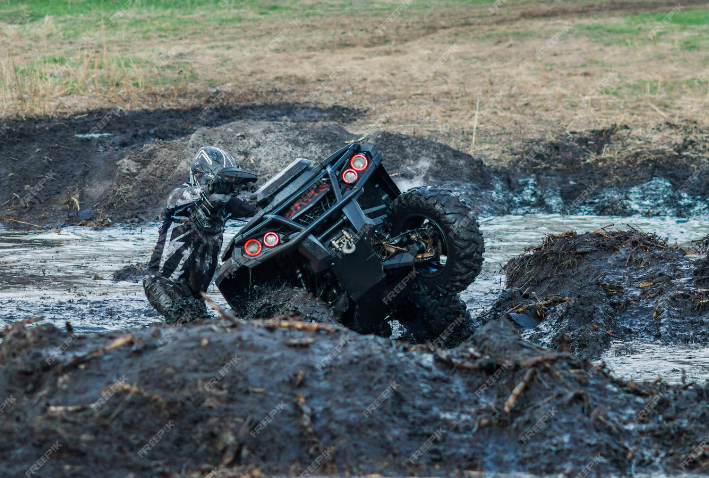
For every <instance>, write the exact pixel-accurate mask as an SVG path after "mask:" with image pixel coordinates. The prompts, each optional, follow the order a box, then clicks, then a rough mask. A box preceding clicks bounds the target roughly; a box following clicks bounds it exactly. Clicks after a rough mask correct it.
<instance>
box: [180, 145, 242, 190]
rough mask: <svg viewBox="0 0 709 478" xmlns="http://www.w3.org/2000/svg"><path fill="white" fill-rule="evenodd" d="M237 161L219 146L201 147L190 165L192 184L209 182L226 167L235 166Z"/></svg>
mask: <svg viewBox="0 0 709 478" xmlns="http://www.w3.org/2000/svg"><path fill="white" fill-rule="evenodd" d="M235 167H236V161H235V160H234V158H232V157H231V155H230V154H229V153H227V152H226V151H224V150H221V149H219V148H213V147H211V146H204V147H202V148H199V151H197V155H196V156H195V157H194V160H193V161H192V166H191V167H190V184H191V185H192V186H198V185H200V184H202V185H204V184H207V183H208V182H209V181H210V180H211V179H212V178H214V177H215V176H216V175H217V173H218V172H219V171H221V170H222V169H224V168H235Z"/></svg>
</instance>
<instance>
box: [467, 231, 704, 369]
mask: <svg viewBox="0 0 709 478" xmlns="http://www.w3.org/2000/svg"><path fill="white" fill-rule="evenodd" d="M504 269H505V273H506V276H507V290H505V291H504V292H503V293H502V294H501V296H500V298H499V299H498V300H497V302H496V303H495V305H494V306H493V307H492V308H491V309H490V310H489V311H488V312H486V313H485V314H483V315H482V316H481V317H480V318H479V320H481V321H482V322H485V321H487V320H493V319H499V318H501V317H506V318H508V319H511V320H513V321H515V322H516V323H517V324H519V325H520V326H521V328H523V329H525V332H524V333H523V335H524V336H525V337H526V338H528V339H530V340H532V341H534V342H536V343H539V344H541V345H543V346H545V347H551V348H555V349H557V350H570V351H571V352H572V353H574V354H581V355H583V356H588V357H593V358H597V357H599V356H600V354H601V353H602V352H603V351H604V350H606V349H607V348H608V347H610V345H611V342H612V341H619V340H620V341H637V340H640V341H646V342H655V343H657V342H659V343H665V344H677V343H703V344H706V343H707V342H708V341H709V289H707V285H708V284H709V259H707V255H706V240H704V241H702V242H700V243H698V244H697V248H696V249H690V250H685V249H682V248H680V247H677V246H670V245H668V244H666V243H665V242H663V241H662V240H660V239H659V238H657V236H654V235H650V234H646V233H644V232H642V231H639V230H634V229H632V228H631V229H628V230H609V229H605V230H604V229H599V230H597V231H595V232H591V233H585V234H581V235H578V234H576V233H573V232H569V233H565V234H561V235H550V236H547V238H546V239H545V241H544V242H543V243H542V244H541V245H540V246H538V247H535V248H532V249H530V250H528V251H527V252H526V253H525V254H522V255H520V256H518V257H516V258H514V259H512V260H511V261H510V262H509V263H507V265H506V266H505V268H504ZM537 323H538V324H539V325H537V326H536V327H534V326H535V324H537ZM532 327H534V328H532Z"/></svg>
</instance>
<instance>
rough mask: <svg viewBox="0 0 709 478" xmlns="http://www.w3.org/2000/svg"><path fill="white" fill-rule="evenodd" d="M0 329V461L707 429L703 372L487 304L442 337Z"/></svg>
mask: <svg viewBox="0 0 709 478" xmlns="http://www.w3.org/2000/svg"><path fill="white" fill-rule="evenodd" d="M3 335H4V341H3V343H2V344H0V364H2V367H1V368H0V396H3V397H5V396H11V397H12V400H11V401H10V403H9V405H7V406H6V407H5V408H4V410H3V411H4V416H3V420H0V437H2V440H1V441H0V451H1V452H2V454H3V456H4V457H5V459H4V460H3V465H2V467H3V469H4V472H5V473H7V474H13V475H14V474H20V473H24V472H25V471H26V470H27V469H28V468H29V467H30V466H31V465H32V464H33V463H35V462H36V461H37V460H38V458H39V457H41V456H42V455H43V454H44V453H45V452H47V450H49V449H50V448H52V446H53V445H55V444H57V443H58V448H57V447H56V446H55V448H56V450H55V451H53V452H52V453H51V454H50V456H49V459H48V460H47V461H46V463H44V464H43V465H42V469H41V471H42V473H44V474H51V475H52V476H56V477H59V476H72V477H83V476H95V474H96V473H97V472H100V473H101V476H106V477H125V476H127V475H128V474H129V473H134V474H138V475H141V476H142V475H147V474H151V475H153V474H157V475H160V476H174V477H178V476H180V477H187V476H190V477H196V476H205V475H207V474H208V473H210V472H212V471H214V472H215V474H213V475H211V476H217V477H218V476H231V475H232V474H234V473H238V474H240V476H241V475H243V474H252V475H254V476H259V475H260V474H266V475H275V474H279V475H287V474H289V475H297V474H299V473H301V472H303V471H305V470H308V469H309V470H310V471H311V472H312V473H317V474H328V475H342V474H347V475H364V474H371V473H379V474H384V475H396V476H401V475H404V474H406V475H410V474H415V475H450V474H461V473H463V472H465V471H478V472H480V471H485V472H512V471H521V472H532V473H539V474H552V473H553V474H557V473H564V474H577V473H579V472H581V471H582V470H587V472H586V473H585V474H586V475H587V476H608V474H610V473H627V472H628V471H629V470H634V471H635V472H643V471H667V472H675V471H678V470H679V469H680V467H681V464H682V463H683V461H685V460H687V459H688V457H689V456H690V455H691V453H692V451H693V450H694V449H695V447H696V446H697V445H698V444H700V443H701V442H702V439H703V438H704V437H705V436H706V434H707V433H708V432H709V426H708V425H707V423H708V422H707V419H706V414H707V412H706V405H705V404H706V400H707V389H706V387H703V386H699V385H696V384H688V385H685V386H681V387H679V386H664V385H663V384H661V383H660V384H636V383H633V382H624V381H620V380H617V379H615V378H613V377H611V376H610V375H609V374H608V373H607V371H606V370H604V369H603V367H594V366H592V365H591V363H590V362H589V361H588V360H586V359H579V358H573V357H571V356H569V355H568V354H565V353H553V352H550V351H548V350H545V349H542V348H540V347H537V346H534V345H531V344H530V343H528V342H527V341H525V340H523V339H522V338H520V337H519V335H518V334H517V333H516V332H515V331H514V330H513V328H512V327H511V326H510V325H509V324H506V323H505V322H504V321H495V322H491V323H489V324H488V325H487V326H485V327H484V328H482V329H481V330H479V331H478V332H477V333H476V334H475V335H474V337H473V338H472V340H471V341H470V342H469V343H468V344H466V345H464V346H462V347H459V348H456V349H453V350H450V351H441V350H436V349H429V348H427V347H424V346H416V347H410V346H406V345H403V344H397V343H393V342H391V341H388V340H385V339H381V338H377V337H373V336H361V335H357V334H354V333H351V332H349V331H347V330H345V329H342V328H339V327H333V326H329V325H325V324H313V323H305V322H297V321H279V320H271V321H255V322H247V323H240V322H230V321H227V320H215V321H208V322H202V323H199V324H190V325H188V326H183V327H168V326H155V327H150V328H144V329H138V330H133V331H126V332H112V333H108V334H102V335H91V336H72V335H70V333H68V332H63V331H59V330H57V329H56V328H54V327H53V326H51V325H39V326H36V327H33V328H28V327H25V326H23V325H21V324H18V325H14V326H11V328H10V330H6V331H5V332H4V333H3ZM649 404H651V405H652V406H650V405H649ZM495 444H496V445H495ZM708 467H709V461H708V460H707V459H706V458H705V457H704V456H702V455H699V456H698V457H697V458H696V459H692V460H689V461H688V465H687V470H695V471H697V472H701V471H706V470H707V468H708Z"/></svg>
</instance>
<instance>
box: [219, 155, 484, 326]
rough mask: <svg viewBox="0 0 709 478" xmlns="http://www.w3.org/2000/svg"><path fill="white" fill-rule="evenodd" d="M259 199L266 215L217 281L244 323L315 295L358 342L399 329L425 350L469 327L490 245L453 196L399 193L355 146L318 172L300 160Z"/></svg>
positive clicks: (238, 243)
mask: <svg viewBox="0 0 709 478" xmlns="http://www.w3.org/2000/svg"><path fill="white" fill-rule="evenodd" d="M254 195H255V200H256V201H257V204H258V205H259V206H260V207H261V208H262V209H261V211H260V212H259V213H258V214H257V215H256V216H255V217H254V218H253V219H251V221H249V222H248V224H246V225H245V226H244V227H243V228H242V229H241V230H240V231H239V234H237V235H236V236H235V237H234V238H233V239H232V240H231V242H230V243H229V245H228V247H227V249H226V250H225V252H224V255H223V256H222V260H223V261H224V263H223V264H222V265H221V267H220V269H219V270H218V272H217V277H216V283H217V286H218V287H219V289H220V291H221V292H222V294H223V295H224V297H225V298H226V300H227V301H228V302H229V304H230V305H231V306H232V307H233V308H234V310H235V311H236V312H237V313H238V314H240V315H241V316H249V314H250V312H253V309H252V308H250V307H251V306H252V304H253V303H255V302H259V301H261V302H263V300H264V299H266V300H271V301H273V300H274V299H275V298H274V297H273V295H274V291H279V290H280V291H283V290H286V291H290V292H287V293H286V295H287V296H288V297H285V299H286V300H284V302H288V301H289V300H290V299H292V298H293V297H295V296H298V295H300V296H304V295H307V296H308V298H309V301H308V303H309V304H310V308H311V309H312V308H313V307H312V304H313V303H314V302H315V303H317V304H319V307H320V309H324V310H326V311H327V313H326V314H325V315H326V316H328V317H330V318H334V319H335V320H336V321H339V322H341V323H342V324H343V325H345V326H347V327H350V328H352V329H353V330H356V331H358V332H360V333H376V334H379V335H384V336H386V335H389V334H390V333H391V327H390V324H389V321H391V320H393V319H396V320H397V321H399V322H400V323H402V324H403V325H404V326H406V328H407V330H408V331H409V333H410V334H411V335H412V336H413V337H411V338H413V339H414V340H426V339H430V338H432V337H437V336H439V335H441V334H442V333H443V332H446V334H447V335H451V332H453V331H456V329H461V328H463V327H464V326H465V325H467V320H466V319H467V314H466V310H465V304H463V302H462V301H461V300H460V298H459V296H458V292H461V291H462V290H464V289H465V288H466V287H468V286H469V285H470V284H471V283H472V282H473V280H475V277H476V276H477V275H478V274H479V273H480V269H481V266H482V262H483V256H482V255H483V248H484V246H483V238H482V235H481V234H480V231H479V229H478V224H477V219H476V217H475V216H474V215H473V214H472V212H471V210H470V208H469V207H468V206H467V205H466V204H465V203H464V202H463V201H461V200H460V199H459V198H457V197H455V196H453V195H452V194H451V193H450V192H448V191H444V190H441V189H434V188H429V187H421V188H416V189H412V190H409V191H406V192H404V193H401V191H399V189H398V187H397V186H396V185H395V184H394V182H393V181H392V179H391V177H390V176H389V174H388V173H387V171H386V170H385V169H384V166H383V165H382V155H381V153H380V152H379V151H377V149H376V148H374V147H373V146H369V145H361V144H351V145H348V146H346V147H344V148H342V149H340V150H338V151H337V152H335V153H334V154H332V155H331V156H330V157H328V158H327V159H325V160H324V161H322V162H321V163H320V164H316V165H314V164H313V163H311V161H309V160H307V159H296V160H295V161H293V162H292V163H291V164H290V165H289V166H288V167H287V168H286V169H284V170H283V171H282V172H281V173H279V174H278V175H276V176H275V177H273V178H272V179H271V180H270V181H268V182H267V183H266V184H264V185H263V186H261V188H259V189H258V190H257V191H256V192H255V193H254ZM294 288H295V289H296V290H295V291H294ZM298 289H299V290H298ZM281 299H284V298H283V297H282V298H281ZM274 312H278V311H273V310H270V311H269V313H274ZM301 312H302V311H301ZM306 315H307V314H306ZM457 333H458V334H459V333H460V331H458V332H457Z"/></svg>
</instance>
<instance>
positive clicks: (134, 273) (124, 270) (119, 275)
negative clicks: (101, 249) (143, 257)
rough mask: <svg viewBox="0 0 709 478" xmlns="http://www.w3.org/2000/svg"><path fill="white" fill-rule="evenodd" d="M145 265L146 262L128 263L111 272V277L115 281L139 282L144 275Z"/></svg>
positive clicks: (146, 265)
mask: <svg viewBox="0 0 709 478" xmlns="http://www.w3.org/2000/svg"><path fill="white" fill-rule="evenodd" d="M146 267H148V264H147V263H140V264H128V265H127V266H123V267H121V268H120V269H118V270H117V271H115V272H114V273H113V274H111V279H113V280H114V281H116V282H122V281H126V282H140V281H142V280H143V277H145V268H146Z"/></svg>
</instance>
